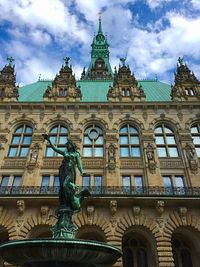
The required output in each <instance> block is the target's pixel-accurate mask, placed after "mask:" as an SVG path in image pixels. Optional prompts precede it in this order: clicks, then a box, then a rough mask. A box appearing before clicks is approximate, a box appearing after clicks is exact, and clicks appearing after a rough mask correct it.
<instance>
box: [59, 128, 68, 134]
mask: <svg viewBox="0 0 200 267" xmlns="http://www.w3.org/2000/svg"><path fill="white" fill-rule="evenodd" d="M60 133H62V134H67V133H68V131H67V128H65V127H61V128H60Z"/></svg>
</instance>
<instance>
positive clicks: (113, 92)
mask: <svg viewBox="0 0 200 267" xmlns="http://www.w3.org/2000/svg"><path fill="white" fill-rule="evenodd" d="M120 61H121V62H122V66H120V65H119V69H118V71H117V69H116V68H115V75H114V83H113V87H111V88H110V89H109V91H108V94H107V99H108V100H109V101H111V102H119V101H120V102H132V101H135V102H137V101H138V102H140V101H145V94H144V91H143V89H142V87H141V86H139V87H138V82H137V81H136V79H135V77H134V74H131V70H130V68H129V66H126V64H125V61H126V58H120Z"/></svg>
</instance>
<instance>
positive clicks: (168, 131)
mask: <svg viewBox="0 0 200 267" xmlns="http://www.w3.org/2000/svg"><path fill="white" fill-rule="evenodd" d="M164 130H165V133H173V132H172V130H171V129H169V128H168V127H166V126H164Z"/></svg>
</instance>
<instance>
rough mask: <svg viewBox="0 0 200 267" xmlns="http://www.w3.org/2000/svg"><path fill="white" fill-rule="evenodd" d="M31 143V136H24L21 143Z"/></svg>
mask: <svg viewBox="0 0 200 267" xmlns="http://www.w3.org/2000/svg"><path fill="white" fill-rule="evenodd" d="M30 143H31V136H24V138H23V144H25V145H29V144H30Z"/></svg>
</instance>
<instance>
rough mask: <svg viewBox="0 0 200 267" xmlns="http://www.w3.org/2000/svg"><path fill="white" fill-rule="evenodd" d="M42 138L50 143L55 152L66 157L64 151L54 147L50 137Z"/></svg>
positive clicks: (45, 135) (44, 135)
mask: <svg viewBox="0 0 200 267" xmlns="http://www.w3.org/2000/svg"><path fill="white" fill-rule="evenodd" d="M42 136H43V137H44V139H45V140H47V141H48V142H49V144H50V146H51V148H52V149H53V150H54V151H55V152H57V153H59V154H61V155H63V156H64V155H65V152H64V151H63V150H62V149H59V148H57V147H56V146H54V144H53V143H52V142H51V140H50V137H49V136H48V135H47V134H43V135H42Z"/></svg>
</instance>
